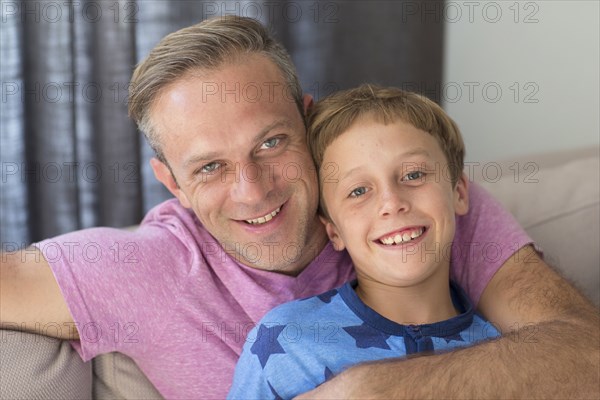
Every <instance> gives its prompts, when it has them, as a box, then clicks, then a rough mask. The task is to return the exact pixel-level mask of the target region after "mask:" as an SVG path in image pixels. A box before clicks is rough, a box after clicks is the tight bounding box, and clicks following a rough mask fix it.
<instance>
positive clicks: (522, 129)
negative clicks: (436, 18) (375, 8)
mask: <svg viewBox="0 0 600 400" xmlns="http://www.w3.org/2000/svg"><path fill="white" fill-rule="evenodd" d="M599 3H600V2H599V1H596V0H592V1H590V0H588V1H539V0H538V1H519V2H516V1H495V2H494V1H483V2H479V1H473V2H470V1H462V0H460V1H452V0H448V1H447V3H446V6H445V14H444V15H445V17H444V20H445V26H446V53H445V60H444V64H445V65H444V67H445V77H444V84H443V86H442V88H443V91H442V95H443V100H442V102H443V106H444V108H445V109H446V111H447V112H448V113H449V114H450V116H451V117H452V118H453V119H454V120H455V121H456V122H457V123H458V125H459V126H460V128H461V131H462V133H463V136H464V138H465V141H466V145H467V161H491V160H499V159H504V158H509V157H513V156H519V155H527V154H531V153H538V152H544V151H548V150H550V151H554V150H560V149H572V148H578V147H582V146H587V145H596V146H598V145H600V139H599V137H600V116H599V114H600V111H599V110H600V82H599V75H600V72H599V71H600V65H599V60H600V32H599V29H600V28H599V27H600V21H599V19H600V7H599ZM494 21H496V22H494Z"/></svg>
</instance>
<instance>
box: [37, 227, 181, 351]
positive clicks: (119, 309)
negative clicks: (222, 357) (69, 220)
mask: <svg viewBox="0 0 600 400" xmlns="http://www.w3.org/2000/svg"><path fill="white" fill-rule="evenodd" d="M34 246H36V247H37V248H39V249H40V250H41V251H42V254H43V255H44V257H45V258H46V260H47V261H48V263H49V265H50V267H51V269H52V272H53V274H54V277H55V278H56V281H57V283H58V286H59V287H60V290H61V292H62V294H63V297H64V298H65V300H66V303H67V306H68V308H69V310H70V312H71V315H72V316H73V319H74V322H75V327H76V328H77V330H78V332H79V336H80V340H79V341H75V342H73V343H72V344H73V347H75V349H76V350H77V351H78V352H79V354H80V356H81V357H82V359H83V360H84V361H87V360H90V359H91V358H93V357H95V356H96V355H98V354H101V353H107V352H111V351H120V352H122V353H124V354H127V355H129V356H131V357H134V356H136V355H137V356H142V355H143V354H144V353H145V352H146V351H147V350H148V349H149V347H150V346H151V343H153V341H155V340H156V338H158V337H160V334H161V333H162V331H163V330H164V329H165V327H166V326H168V322H169V318H170V316H169V312H170V310H171V309H172V308H173V306H174V305H175V302H176V299H177V289H178V287H180V285H181V283H182V282H183V280H184V279H185V276H186V273H187V270H186V269H189V265H190V264H191V262H190V257H191V251H190V249H188V248H187V247H188V246H186V245H185V242H184V241H183V240H181V239H180V238H178V237H176V235H174V234H173V233H172V232H171V231H169V229H166V228H165V227H164V226H160V225H157V224H148V225H142V226H141V227H140V228H139V229H138V230H137V231H126V230H120V229H113V228H92V229H85V230H81V231H77V232H72V233H69V234H65V235H61V236H58V237H55V238H52V239H48V240H45V241H42V242H39V243H36V244H34ZM71 328H72V327H71Z"/></svg>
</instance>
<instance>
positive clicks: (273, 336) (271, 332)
mask: <svg viewBox="0 0 600 400" xmlns="http://www.w3.org/2000/svg"><path fill="white" fill-rule="evenodd" d="M284 328H285V325H274V326H272V327H270V328H269V327H267V326H265V325H263V324H261V325H260V327H259V328H258V333H257V334H256V342H254V344H253V345H252V347H250V352H251V353H252V354H256V356H257V357H258V360H259V361H260V365H261V366H262V367H263V369H264V368H265V365H266V364H267V361H268V360H269V357H271V355H272V354H284V353H285V350H283V347H281V345H280V344H279V342H278V341H277V337H279V334H280V333H281V331H283V329H284Z"/></svg>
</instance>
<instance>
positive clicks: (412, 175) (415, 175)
mask: <svg viewBox="0 0 600 400" xmlns="http://www.w3.org/2000/svg"><path fill="white" fill-rule="evenodd" d="M424 176H425V173H424V172H423V171H412V172H409V173H408V174H406V175H404V178H403V179H402V180H404V181H416V180H417V179H421V178H423V177H424Z"/></svg>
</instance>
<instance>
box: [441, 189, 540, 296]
mask: <svg viewBox="0 0 600 400" xmlns="http://www.w3.org/2000/svg"><path fill="white" fill-rule="evenodd" d="M531 243H533V241H532V240H531V238H530V237H529V236H528V235H527V233H525V231H524V230H523V228H521V226H520V225H519V223H518V222H517V221H516V220H515V219H514V217H513V216H512V215H511V214H510V213H509V212H508V211H507V210H506V209H505V208H504V207H503V206H502V205H501V204H500V203H499V202H498V201H497V200H496V199H494V198H493V197H492V196H491V195H490V194H489V193H488V192H487V191H485V190H484V189H483V188H482V187H481V186H479V185H477V184H476V183H473V182H471V184H470V185H469V212H468V213H467V214H466V215H464V216H459V217H457V221H456V233H455V236H454V243H453V246H452V258H451V263H450V265H451V277H452V279H453V280H455V281H457V282H458V283H459V285H460V286H462V287H463V288H464V289H465V291H466V292H467V295H468V296H469V297H470V298H471V300H472V301H473V304H478V303H479V299H480V298H481V294H482V293H483V291H484V289H485V288H486V286H487V285H488V283H489V282H490V281H491V279H492V277H493V276H494V274H495V273H496V272H497V271H498V270H499V269H500V267H501V266H502V264H504V262H506V261H507V260H508V259H509V258H510V257H511V256H512V255H513V254H514V253H516V252H517V250H519V249H520V248H522V247H523V246H526V245H528V244H531Z"/></svg>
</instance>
